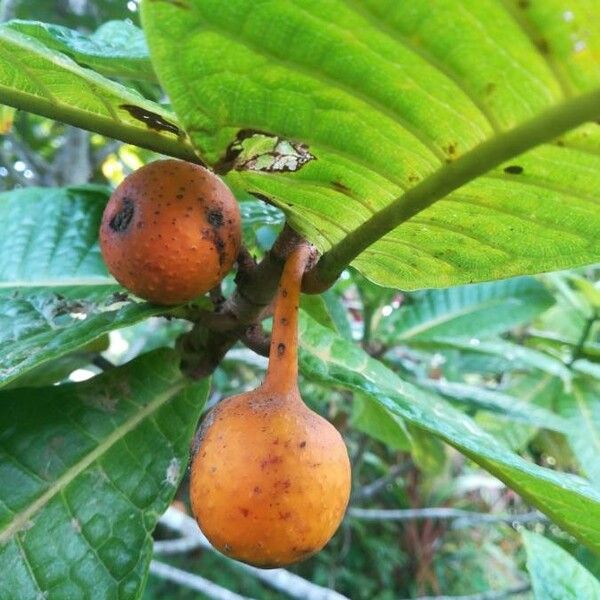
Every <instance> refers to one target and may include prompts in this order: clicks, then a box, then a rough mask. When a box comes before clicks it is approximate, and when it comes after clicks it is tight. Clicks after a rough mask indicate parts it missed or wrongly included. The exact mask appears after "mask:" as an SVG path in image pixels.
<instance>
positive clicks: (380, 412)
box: [352, 394, 411, 450]
mask: <svg viewBox="0 0 600 600" xmlns="http://www.w3.org/2000/svg"><path fill="white" fill-rule="evenodd" d="M352 426H353V427H355V428H356V429H358V430H359V431H362V432H363V433H366V434H367V435H369V436H371V437H372V438H373V439H375V440H378V441H380V442H383V443H384V444H386V445H387V446H389V447H390V448H394V449H395V450H410V448H411V442H410V436H409V433H408V431H407V429H406V425H405V423H404V421H403V420H402V419H401V418H400V417H398V416H397V415H395V414H393V413H390V411H389V410H387V409H386V408H385V406H381V404H378V403H377V402H376V401H375V400H373V398H371V396H369V395H366V394H355V395H354V398H353V399H352Z"/></svg>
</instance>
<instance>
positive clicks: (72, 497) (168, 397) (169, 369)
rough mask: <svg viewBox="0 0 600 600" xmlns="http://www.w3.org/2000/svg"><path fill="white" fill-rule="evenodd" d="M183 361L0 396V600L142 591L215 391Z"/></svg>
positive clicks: (170, 357)
mask: <svg viewBox="0 0 600 600" xmlns="http://www.w3.org/2000/svg"><path fill="white" fill-rule="evenodd" d="M178 363H179V360H178V357H177V355H176V354H175V353H173V352H171V351H164V350H163V351H158V352H155V353H153V354H150V355H146V356H144V357H143V358H141V359H138V360H136V361H134V362H132V363H130V364H128V365H127V366H126V367H122V368H119V369H114V370H113V371H111V372H110V373H106V374H104V375H101V376H99V377H96V378H94V379H92V380H90V381H89V382H86V383H83V384H67V385H61V386H57V387H49V388H45V389H39V388H36V389H24V390H15V391H8V392H3V393H2V394H0V432H1V433H0V442H1V448H0V500H1V502H0V542H1V545H0V571H1V572H2V578H0V597H2V598H38V597H39V598H41V597H44V596H48V597H55V598H83V597H87V598H115V599H123V600H125V599H129V598H138V597H139V595H140V593H141V588H142V585H143V583H144V582H145V579H146V571H147V567H148V564H149V562H150V558H151V555H152V537H151V532H152V530H153V529H154V526H155V524H156V521H157V519H158V517H159V516H160V515H161V514H162V512H163V511H164V510H165V509H166V507H167V506H168V504H169V502H170V501H171V499H172V498H173V496H174V494H175V491H176V490H177V486H178V484H179V480H180V478H181V476H182V475H183V473H184V472H185V468H186V464H187V460H188V452H189V444H190V440H191V437H192V435H193V432H194V429H195V427H196V422H197V420H198V418H199V415H200V411H201V409H202V406H203V404H204V401H205V399H206V395H207V391H208V382H207V381H206V380H205V381H202V382H200V383H196V384H194V385H189V384H188V382H186V381H185V380H184V379H183V377H182V376H181V374H180V372H179V368H178Z"/></svg>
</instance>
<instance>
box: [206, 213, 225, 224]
mask: <svg viewBox="0 0 600 600" xmlns="http://www.w3.org/2000/svg"><path fill="white" fill-rule="evenodd" d="M207 218H208V222H209V223H210V224H211V225H212V226H213V227H222V226H223V223H224V222H225V220H224V219H223V213H222V212H221V211H220V210H216V209H215V210H209V211H208V216H207Z"/></svg>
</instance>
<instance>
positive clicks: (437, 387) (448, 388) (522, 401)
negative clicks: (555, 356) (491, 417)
mask: <svg viewBox="0 0 600 600" xmlns="http://www.w3.org/2000/svg"><path fill="white" fill-rule="evenodd" d="M550 379H553V378H552V377H550V376H548V375H546V376H543V377H542V381H544V383H546V382H547V381H548V380H550ZM418 383H419V385H420V386H422V387H425V388H429V389H432V390H434V391H436V392H437V393H438V394H441V395H442V396H445V397H446V398H450V399H454V400H459V401H460V402H461V403H462V404H464V405H465V406H468V407H471V408H476V409H479V410H486V411H490V412H492V413H494V414H496V415H497V416H501V417H504V418H505V419H511V420H513V421H517V422H520V423H523V424H526V425H529V426H533V427H542V428H546V429H551V430H554V431H559V432H562V433H565V432H567V431H568V429H569V424H568V422H567V421H566V420H565V419H563V418H561V417H560V416H558V415H556V414H554V413H553V412H552V411H550V410H548V409H547V408H542V407H541V406H537V405H536V404H532V403H531V402H529V401H528V395H527V394H523V392H526V391H527V390H524V389H522V388H517V389H515V390H514V391H511V390H506V391H504V390H495V389H489V388H485V387H480V386H476V385H469V384H466V383H455V382H452V381H444V380H441V381H435V380H431V379H430V380H423V381H419V382H418ZM543 387H544V388H545V385H544V386H543ZM531 391H534V390H531Z"/></svg>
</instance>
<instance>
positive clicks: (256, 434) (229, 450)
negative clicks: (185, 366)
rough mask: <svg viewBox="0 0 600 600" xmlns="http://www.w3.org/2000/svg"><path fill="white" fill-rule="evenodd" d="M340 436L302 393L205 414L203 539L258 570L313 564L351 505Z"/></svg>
mask: <svg viewBox="0 0 600 600" xmlns="http://www.w3.org/2000/svg"><path fill="white" fill-rule="evenodd" d="M349 496H350V461H349V459H348V452H347V450H346V446H345V444H344V441H343V440H342V437H341V436H340V434H339V433H338V432H337V430H336V429H335V428H334V427H333V426H332V425H331V424H330V423H328V422H327V421H326V420H325V419H323V418H322V417H321V416H319V415H318V414H316V413H314V412H313V411H311V410H310V409H309V408H308V407H307V406H306V405H305V404H304V403H303V402H302V400H301V399H300V397H299V395H297V394H296V393H294V394H292V395H291V396H277V395H275V394H272V393H269V391H268V390H267V389H263V388H258V389H257V390H254V391H252V392H249V393H246V394H241V395H239V396H234V397H232V398H228V399H227V400H225V401H223V402H222V403H221V404H220V405H217V407H216V408H215V409H213V411H212V412H211V413H210V414H209V415H207V418H206V419H205V421H204V424H203V427H202V429H201V431H200V442H199V445H198V448H197V452H196V455H195V458H194V460H193V463H192V473H191V489H190V497H191V501H192V509H193V511H194V515H195V517H196V519H197V521H198V523H199V525H200V528H201V529H202V531H203V532H204V534H205V535H206V536H207V537H208V539H209V540H210V541H211V543H212V544H213V545H214V546H215V547H216V548H217V549H218V550H220V551H221V552H223V553H224V554H226V555H228V556H230V557H232V558H235V559H237V560H241V561H243V562H246V563H249V564H252V565H255V566H259V567H280V566H284V565H288V564H291V563H294V562H297V561H300V560H304V559H305V558H308V557H309V556H311V555H312V554H314V553H315V552H318V551H319V550H320V549H321V548H322V547H323V546H324V545H325V544H326V543H327V542H328V541H329V539H330V538H331V537H332V536H333V534H334V533H335V531H336V529H337V528H338V526H339V524H340V522H341V520H342V518H343V516H344V512H345V510H346V507H347V505H348V499H349Z"/></svg>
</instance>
